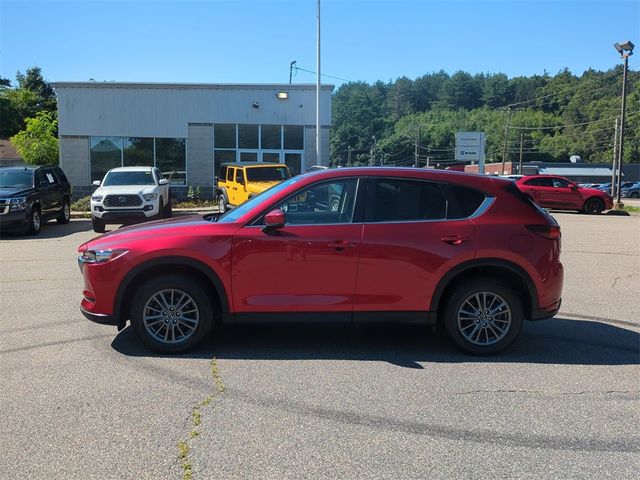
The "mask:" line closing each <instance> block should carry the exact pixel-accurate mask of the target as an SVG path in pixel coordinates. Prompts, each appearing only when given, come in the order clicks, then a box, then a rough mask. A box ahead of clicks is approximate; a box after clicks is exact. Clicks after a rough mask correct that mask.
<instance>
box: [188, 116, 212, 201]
mask: <svg viewBox="0 0 640 480" xmlns="http://www.w3.org/2000/svg"><path fill="white" fill-rule="evenodd" d="M187 185H190V186H191V185H192V186H194V187H195V186H200V187H201V189H202V187H209V188H212V187H213V125H212V124H209V125H202V124H198V125H191V124H190V125H189V138H188V139H187Z"/></svg>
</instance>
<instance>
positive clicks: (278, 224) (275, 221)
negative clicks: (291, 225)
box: [264, 208, 285, 228]
mask: <svg viewBox="0 0 640 480" xmlns="http://www.w3.org/2000/svg"><path fill="white" fill-rule="evenodd" d="M284 220H285V217H284V212H283V211H282V210H280V209H279V208H276V209H275V210H271V211H270V212H269V213H267V214H266V215H265V216H264V226H265V227H267V228H282V227H284Z"/></svg>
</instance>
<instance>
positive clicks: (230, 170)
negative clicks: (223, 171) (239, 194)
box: [227, 168, 236, 182]
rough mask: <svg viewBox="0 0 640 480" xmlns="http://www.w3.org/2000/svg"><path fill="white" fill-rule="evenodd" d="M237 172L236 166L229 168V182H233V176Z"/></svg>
mask: <svg viewBox="0 0 640 480" xmlns="http://www.w3.org/2000/svg"><path fill="white" fill-rule="evenodd" d="M235 173H236V169H235V168H229V169H228V170H227V182H233V176H234V175H235Z"/></svg>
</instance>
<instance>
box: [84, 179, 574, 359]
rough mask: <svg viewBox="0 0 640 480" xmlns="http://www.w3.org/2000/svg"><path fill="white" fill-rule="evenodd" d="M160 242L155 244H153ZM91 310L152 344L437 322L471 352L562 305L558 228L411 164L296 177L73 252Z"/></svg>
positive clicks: (485, 189)
mask: <svg viewBox="0 0 640 480" xmlns="http://www.w3.org/2000/svg"><path fill="white" fill-rule="evenodd" d="M150 240H152V241H150ZM78 251H79V252H80V256H79V258H78V261H79V263H80V268H81V271H82V274H83V276H84V290H83V299H82V302H81V310H82V312H83V314H84V315H85V316H86V317H87V318H88V319H90V320H93V321H95V322H98V323H104V324H112V325H118V327H119V328H123V327H124V326H125V322H126V321H127V320H128V319H131V322H132V326H133V329H134V331H135V332H136V333H137V334H138V335H139V337H140V338H141V339H142V341H143V342H144V343H146V344H147V345H148V346H149V347H151V348H153V349H156V350H159V351H161V352H179V351H183V350H185V349H187V348H190V347H193V346H194V345H196V344H197V343H198V342H200V341H201V340H202V339H203V338H204V337H205V336H206V335H207V334H208V333H209V331H211V329H212V327H213V326H214V324H215V322H216V321H222V322H229V323H237V322H249V321H257V322H264V321H269V320H271V321H277V322H282V321H292V322H309V321H334V322H335V321H340V322H363V321H391V322H418V323H423V324H432V325H433V324H439V325H442V327H444V329H445V330H446V331H447V332H448V334H449V335H450V337H451V338H452V339H453V341H454V342H455V343H456V344H457V345H458V346H459V347H461V348H462V349H464V350H465V351H467V352H470V353H472V354H492V353H496V352H498V351H500V350H502V349H504V348H506V347H507V346H509V345H510V344H511V343H512V342H513V341H514V340H515V339H516V338H517V337H518V335H519V333H520V330H521V327H522V324H523V320H525V319H528V320H538V319H543V318H549V317H552V316H553V315H555V314H556V312H557V311H558V309H559V308H560V301H561V294H562V279H563V268H562V264H561V263H560V227H559V226H558V224H557V223H556V221H555V220H554V219H553V218H552V217H551V216H549V215H548V214H547V213H546V212H544V211H543V210H542V209H540V208H539V207H538V206H537V205H536V204H535V203H533V202H532V201H530V200H529V199H528V198H527V197H526V196H525V195H523V194H522V193H521V192H520V191H519V190H518V188H517V187H516V186H515V184H514V183H513V182H512V181H510V180H504V179H498V178H492V177H486V176H480V175H470V174H464V173H458V172H445V171H435V170H426V169H424V170H423V169H409V168H405V169H402V168H340V169H332V170H324V171H319V172H316V173H309V174H306V175H301V176H296V177H293V178H291V179H289V180H286V181H284V182H282V183H280V184H278V185H276V186H274V187H272V188H270V189H269V190H266V191H265V192H263V193H261V194H259V195H257V196H255V197H253V198H251V199H249V200H248V201H246V202H245V203H243V204H242V205H240V206H238V207H237V208H235V209H234V210H231V211H229V212H228V213H226V214H225V215H222V216H216V215H204V216H192V217H183V218H180V219H174V220H161V221H157V222H152V223H149V224H146V225H144V226H135V227H128V228H122V229H119V230H117V231H115V232H111V233H108V234H106V235H103V236H101V237H98V238H96V239H94V240H91V241H89V242H87V243H85V244H83V245H81V246H80V247H79V249H78Z"/></svg>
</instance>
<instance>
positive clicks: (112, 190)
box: [94, 185, 157, 195]
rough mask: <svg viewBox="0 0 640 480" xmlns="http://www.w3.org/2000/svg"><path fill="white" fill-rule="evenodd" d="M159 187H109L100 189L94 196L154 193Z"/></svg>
mask: <svg viewBox="0 0 640 480" xmlns="http://www.w3.org/2000/svg"><path fill="white" fill-rule="evenodd" d="M156 188H157V185H111V186H107V187H99V188H98V189H97V190H96V191H95V192H94V195H117V194H120V195H122V194H125V195H131V194H133V195H137V194H144V193H153V192H154V191H155V189H156Z"/></svg>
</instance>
